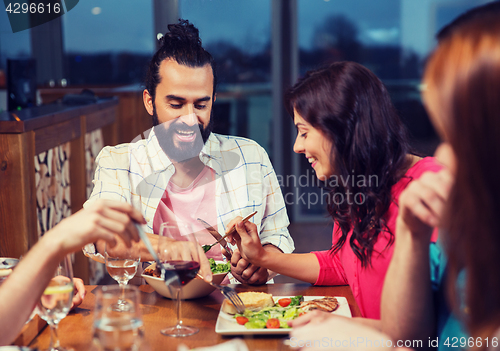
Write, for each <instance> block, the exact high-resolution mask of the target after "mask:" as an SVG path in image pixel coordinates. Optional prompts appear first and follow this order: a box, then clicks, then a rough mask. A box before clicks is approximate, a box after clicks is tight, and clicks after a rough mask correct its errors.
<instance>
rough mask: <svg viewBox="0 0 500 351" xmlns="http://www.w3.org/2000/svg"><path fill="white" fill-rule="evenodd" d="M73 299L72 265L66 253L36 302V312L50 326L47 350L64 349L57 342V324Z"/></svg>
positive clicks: (59, 350) (58, 350) (57, 350)
mask: <svg viewBox="0 0 500 351" xmlns="http://www.w3.org/2000/svg"><path fill="white" fill-rule="evenodd" d="M72 301H73V267H72V266H71V257H70V256H69V255H68V256H66V257H65V259H64V260H63V261H62V262H61V263H60V264H59V266H58V267H57V270H56V272H55V274H54V278H52V279H51V280H50V282H49V285H47V287H46V288H45V290H44V292H43V295H42V297H41V298H40V300H39V302H38V305H37V307H38V314H39V315H40V317H41V318H42V319H44V320H45V321H46V322H47V323H48V325H49V326H50V346H49V349H48V350H49V351H65V350H66V349H65V348H62V347H61V346H60V343H59V337H58V336H57V326H58V325H59V322H60V321H61V320H62V319H63V318H64V317H66V315H67V314H68V312H69V310H70V308H71V304H72Z"/></svg>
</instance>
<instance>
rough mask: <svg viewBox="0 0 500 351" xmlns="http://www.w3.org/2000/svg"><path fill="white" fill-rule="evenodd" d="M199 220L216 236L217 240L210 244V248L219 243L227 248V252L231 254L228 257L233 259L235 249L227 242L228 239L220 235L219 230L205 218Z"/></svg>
mask: <svg viewBox="0 0 500 351" xmlns="http://www.w3.org/2000/svg"><path fill="white" fill-rule="evenodd" d="M198 222H200V223H201V224H203V226H204V227H205V229H206V230H207V231H208V232H209V233H210V234H211V235H212V236H213V237H214V238H215V240H217V241H216V242H215V243H213V244H212V245H210V248H212V246H213V245H215V244H217V243H219V244H220V245H221V246H222V247H223V248H224V249H226V251H227V253H228V254H229V257H228V258H229V259H231V256H232V255H233V250H231V248H230V247H229V245H228V244H227V242H226V240H223V239H224V238H223V236H222V235H220V234H219V232H218V231H217V230H216V229H215V228H214V227H212V226H211V225H210V224H208V223H207V222H205V221H204V220H203V219H201V218H198ZM207 251H208V250H207Z"/></svg>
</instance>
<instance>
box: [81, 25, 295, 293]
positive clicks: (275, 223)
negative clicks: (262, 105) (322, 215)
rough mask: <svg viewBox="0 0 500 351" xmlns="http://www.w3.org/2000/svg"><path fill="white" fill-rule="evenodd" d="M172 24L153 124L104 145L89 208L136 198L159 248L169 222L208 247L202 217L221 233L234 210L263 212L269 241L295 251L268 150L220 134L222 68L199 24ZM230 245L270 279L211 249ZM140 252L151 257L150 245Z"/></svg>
mask: <svg viewBox="0 0 500 351" xmlns="http://www.w3.org/2000/svg"><path fill="white" fill-rule="evenodd" d="M168 29H169V33H167V34H166V35H165V36H164V37H161V38H160V39H159V40H160V43H159V44H160V48H159V49H158V51H157V52H156V53H155V55H154V56H153V58H152V60H151V62H150V65H149V70H148V74H147V78H146V89H145V90H144V92H143V100H144V105H145V107H146V110H147V111H148V113H149V114H150V115H151V116H152V117H153V124H154V127H153V129H152V130H151V131H150V132H149V135H148V136H147V138H146V139H143V140H137V141H134V142H132V143H130V144H122V145H118V146H115V147H105V148H104V149H103V150H102V151H101V153H100V154H99V156H98V157H97V160H96V162H97V169H96V173H95V178H94V189H93V192H92V195H91V196H90V198H89V200H88V201H87V202H86V204H85V206H86V205H87V204H89V203H91V202H93V201H95V200H97V199H98V198H102V197H104V198H111V199H119V200H121V201H126V202H129V203H131V204H132V205H133V206H134V207H135V208H137V209H139V210H140V211H141V212H142V214H143V215H144V218H145V219H146V221H147V224H146V227H145V228H144V229H145V231H146V233H148V235H149V238H150V240H151V242H152V244H153V246H154V247H156V243H157V234H158V230H159V227H160V225H161V223H163V222H166V221H183V222H189V223H190V224H191V226H192V228H193V231H194V232H196V233H197V239H198V241H199V243H200V244H201V245H204V244H211V243H213V242H214V241H215V239H214V238H213V237H212V236H211V235H210V234H209V233H208V231H207V230H206V229H205V228H204V227H203V225H202V224H201V223H200V222H199V221H197V219H198V218H201V219H203V220H204V221H206V222H208V223H209V224H210V225H212V226H213V227H214V228H216V229H217V230H218V232H219V233H223V232H224V231H225V230H226V229H227V227H228V225H229V223H230V222H231V220H232V219H234V218H235V217H236V216H241V217H244V216H246V215H248V214H250V213H252V212H254V211H257V214H256V215H255V216H254V217H253V218H252V219H251V220H252V221H253V222H254V223H255V224H257V227H258V230H259V233H260V238H261V242H262V243H263V245H264V248H265V249H266V250H269V251H279V252H285V253H290V252H292V251H293V249H294V244H293V240H292V238H291V237H290V234H289V233H288V229H287V227H288V224H289V222H288V217H287V214H286V209H285V203H284V201H283V196H282V194H281V189H280V187H279V184H278V181H277V178H276V174H275V172H274V169H273V167H272V165H271V162H270V161H269V158H268V156H267V154H266V152H265V150H264V149H263V148H262V147H260V146H259V145H258V144H257V143H255V142H254V141H252V140H248V139H245V138H240V137H233V136H222V135H218V134H214V133H212V129H213V118H212V105H213V102H214V101H215V98H216V93H215V91H216V83H217V81H216V80H217V75H216V71H215V63H214V61H213V58H212V56H211V55H210V54H209V53H208V52H207V51H206V50H205V49H203V47H202V46H201V40H200V38H199V35H198V29H196V28H195V27H194V26H193V25H192V24H190V23H189V22H188V21H182V20H181V21H180V22H179V23H178V24H173V25H169V26H168ZM96 246H97V252H96V248H95V247H94V246H88V247H87V248H86V250H85V251H84V252H86V254H87V255H88V256H89V257H92V258H94V259H99V258H100V259H101V260H102V256H101V255H100V254H99V253H103V252H104V247H103V246H104V245H103V243H100V242H98V243H97V245H96ZM115 250H116V251H119V250H120V246H117V248H115ZM223 253H224V255H226V257H227V258H228V259H229V260H230V262H231V273H232V275H233V276H234V277H235V278H236V279H237V280H238V281H240V282H243V283H249V284H263V283H266V282H267V281H268V280H269V278H270V277H271V276H270V275H271V274H272V272H269V271H268V270H267V269H264V268H260V267H256V266H253V265H252V264H250V263H249V262H247V261H246V260H245V259H243V258H241V256H240V254H239V252H238V250H237V249H235V248H234V252H233V254H232V256H231V255H229V254H228V253H227V252H226V251H225V250H223V251H222V250H221V247H220V245H215V246H214V247H213V248H212V249H211V250H210V251H208V252H207V256H208V257H212V258H214V259H219V260H220V259H222V254H223ZM141 257H142V259H143V261H144V260H150V259H151V257H150V255H149V253H148V252H147V250H146V249H145V248H143V250H142V251H141Z"/></svg>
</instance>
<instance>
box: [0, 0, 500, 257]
mask: <svg viewBox="0 0 500 351" xmlns="http://www.w3.org/2000/svg"><path fill="white" fill-rule="evenodd" d="M487 2H490V1H487V0H376V1H375V0H350V1H344V0H251V1H249V0H141V1H137V0H105V1H102V0H80V1H79V2H78V4H77V5H76V6H75V7H74V8H73V9H72V10H71V11H69V12H68V13H66V14H65V15H64V16H62V17H59V18H58V19H55V20H53V21H51V22H49V23H46V24H42V25H40V26H37V27H34V28H32V29H29V30H24V31H21V32H17V33H12V30H11V28H10V25H9V21H8V18H7V14H6V12H4V11H0V112H1V111H2V110H7V109H8V106H7V95H8V91H7V78H6V77H8V74H9V72H8V71H9V68H8V67H9V65H8V62H9V60H26V59H28V60H30V59H33V60H34V61H31V62H34V65H36V82H35V83H36V89H37V98H36V104H47V103H50V102H52V101H54V100H56V99H57V98H60V97H61V96H63V95H64V94H66V93H68V92H80V91H81V90H82V89H84V88H86V89H90V90H92V91H93V92H96V93H99V92H101V93H104V92H106V93H107V94H112V93H117V94H118V93H119V92H129V93H135V94H136V95H135V96H136V99H138V100H137V101H136V106H137V109H136V110H134V111H136V112H135V113H136V114H137V116H133V117H135V118H145V117H144V116H143V114H144V111H143V112H140V113H139V112H137V111H140V110H143V108H142V106H141V105H142V97H141V92H142V89H143V87H142V82H143V78H144V74H145V68H146V65H147V63H148V61H149V59H150V58H151V56H152V54H153V53H154V51H155V46H156V35H157V33H164V32H166V30H167V24H168V23H172V22H175V21H176V20H177V19H178V18H183V19H188V20H189V21H191V22H192V23H193V24H194V25H195V26H197V27H198V28H199V30H200V36H201V38H202V41H203V45H204V46H205V48H206V49H207V50H208V51H209V52H211V53H212V55H213V56H214V58H215V60H216V62H217V65H218V74H219V77H220V80H219V87H218V96H217V101H216V103H215V106H214V116H215V119H216V128H215V131H216V132H219V133H222V134H232V135H238V136H243V137H248V138H251V139H254V140H256V141H257V142H258V143H259V144H260V145H262V146H263V147H264V148H265V149H266V150H267V152H268V153H269V155H270V157H271V160H272V162H273V165H274V166H275V169H276V173H277V174H278V179H279V181H280V183H281V185H282V189H283V193H284V195H285V198H286V199H287V205H288V213H289V216H290V219H291V221H292V223H293V225H294V226H295V228H296V230H295V232H300V231H301V230H305V229H304V228H310V226H311V225H312V224H311V223H314V224H315V225H316V226H319V227H317V230H318V231H323V232H324V233H325V235H322V236H318V237H319V238H320V239H318V240H323V242H322V243H321V244H320V243H318V245H320V246H323V248H324V247H325V246H324V245H326V246H327V247H328V246H329V245H330V244H331V224H329V223H328V221H327V219H326V217H325V213H326V212H325V202H323V201H322V200H321V192H320V190H319V189H317V187H316V186H315V184H314V177H313V174H312V172H311V169H310V167H309V164H308V162H307V161H306V160H305V158H304V157H300V156H298V155H295V154H294V153H293V151H292V143H293V140H294V138H295V134H296V131H295V128H294V127H293V125H292V121H291V118H290V116H288V115H287V114H286V111H284V107H283V104H282V101H283V93H284V91H285V90H286V89H287V88H288V87H289V86H291V85H292V84H294V83H295V82H296V80H297V78H298V77H300V76H302V75H303V74H304V73H305V72H306V71H307V70H310V69H314V68H317V67H319V66H321V65H323V64H326V63H329V62H332V61H343V60H351V61H356V62H359V63H361V64H363V65H365V66H367V67H368V68H370V69H371V70H372V71H373V72H374V73H375V74H376V75H377V76H378V77H380V78H381V79H382V81H383V82H384V83H385V85H386V86H387V88H388V90H389V91H390V93H391V96H392V99H393V102H394V104H395V106H396V108H397V110H398V111H399V113H400V116H401V118H402V119H403V120H404V122H405V123H406V125H407V126H408V128H409V130H410V133H411V137H412V143H413V145H414V147H415V148H416V149H417V150H418V151H419V152H420V153H421V154H423V155H431V154H432V153H433V152H434V150H435V147H436V145H437V144H438V142H439V140H438V138H437V136H436V134H435V132H434V130H433V128H432V126H431V124H430V122H429V119H428V116H427V114H426V112H425V110H424V108H423V106H422V102H421V97H420V91H419V86H420V79H421V76H422V71H423V67H424V64H425V61H426V58H427V56H428V55H429V53H430V52H431V51H432V49H433V48H434V46H435V44H436V40H435V35H436V33H437V32H438V31H439V30H440V29H441V28H442V27H443V26H444V25H446V24H447V23H449V22H450V21H451V20H452V19H454V18H455V17H456V16H458V15H459V14H461V13H463V12H465V11H466V10H468V9H470V8H472V7H475V6H478V5H482V4H485V3H487ZM122 111H123V110H122ZM141 113H142V115H141ZM139 115H141V116H142V117H141V116H139ZM144 129H145V128H144ZM136 135H137V134H135V135H126V133H125V132H123V133H122V134H121V135H120V138H119V140H120V141H121V142H129V141H131V140H132V139H133V138H134V137H135V136H136ZM293 233H294V231H292V234H293ZM294 238H295V239H296V241H297V246H298V248H299V250H298V251H299V252H303V251H309V249H308V247H307V244H310V237H308V236H307V235H303V236H297V235H294ZM301 240H302V241H301ZM306 241H307V242H306Z"/></svg>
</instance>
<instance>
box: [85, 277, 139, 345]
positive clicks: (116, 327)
mask: <svg viewBox="0 0 500 351" xmlns="http://www.w3.org/2000/svg"><path fill="white" fill-rule="evenodd" d="M139 296H140V295H139V290H138V289H137V287H135V286H130V285H127V286H124V287H123V288H121V287H119V286H116V285H108V286H103V287H102V288H101V289H99V290H97V293H96V305H95V310H94V326H93V336H94V339H93V343H94V346H95V347H96V348H97V350H99V351H101V350H103V351H107V350H113V351H115V350H129V351H134V350H143V349H144V347H143V346H145V345H144V331H143V322H142V316H141V309H140V297H139ZM119 300H125V301H126V303H127V306H128V308H127V309H126V310H122V311H117V310H116V309H115V308H114V306H115V305H116V304H117V303H118V301H119Z"/></svg>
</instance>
